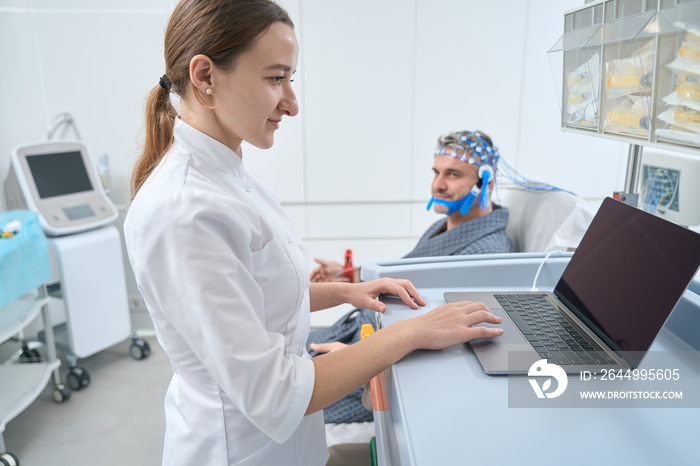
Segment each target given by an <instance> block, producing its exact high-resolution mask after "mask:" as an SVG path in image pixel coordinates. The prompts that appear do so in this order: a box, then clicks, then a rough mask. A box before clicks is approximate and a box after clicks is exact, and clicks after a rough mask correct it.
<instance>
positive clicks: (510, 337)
mask: <svg viewBox="0 0 700 466" xmlns="http://www.w3.org/2000/svg"><path fill="white" fill-rule="evenodd" d="M491 312H493V313H494V314H495V315H497V316H500V317H502V318H503V323H501V324H500V325H493V324H479V325H483V326H484V327H496V328H502V329H503V335H501V336H500V337H494V338H477V339H476V340H472V341H473V342H486V341H497V342H499V343H525V342H527V340H525V338H523V335H522V334H521V333H520V330H518V327H516V326H515V324H514V323H513V321H512V320H510V318H509V317H508V315H507V314H506V313H505V311H504V310H503V309H501V308H492V309H491ZM475 327H477V326H476V325H475Z"/></svg>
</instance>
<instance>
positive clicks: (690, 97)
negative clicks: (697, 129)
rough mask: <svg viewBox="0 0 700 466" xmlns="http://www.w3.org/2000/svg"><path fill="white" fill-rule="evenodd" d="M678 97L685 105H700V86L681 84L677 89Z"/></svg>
mask: <svg viewBox="0 0 700 466" xmlns="http://www.w3.org/2000/svg"><path fill="white" fill-rule="evenodd" d="M676 96H678V100H679V101H680V102H681V103H683V104H692V105H700V86H691V85H689V84H681V85H680V86H678V87H677V88H676Z"/></svg>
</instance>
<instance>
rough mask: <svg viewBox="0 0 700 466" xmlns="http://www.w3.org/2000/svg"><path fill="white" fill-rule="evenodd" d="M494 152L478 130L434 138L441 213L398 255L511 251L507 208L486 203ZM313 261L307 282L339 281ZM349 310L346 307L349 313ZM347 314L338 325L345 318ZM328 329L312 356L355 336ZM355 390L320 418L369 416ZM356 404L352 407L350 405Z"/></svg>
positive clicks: (366, 318)
mask: <svg viewBox="0 0 700 466" xmlns="http://www.w3.org/2000/svg"><path fill="white" fill-rule="evenodd" d="M498 157H499V156H498V152H497V150H496V148H495V147H494V146H493V143H492V141H491V138H489V137H488V136H487V135H486V134H484V133H482V132H479V131H475V132H472V131H460V132H454V133H449V134H447V135H444V136H441V137H440V138H438V146H437V150H436V152H435V158H434V161H433V172H434V174H435V176H434V178H433V181H432V183H431V191H432V198H431V199H430V202H429V203H428V210H430V208H431V207H432V208H433V210H434V211H435V212H437V213H440V214H445V217H443V218H441V219H440V220H438V221H437V222H435V223H434V224H433V225H432V226H430V228H428V230H427V231H426V232H425V233H424V234H423V236H422V237H421V239H420V240H419V241H418V244H417V245H416V247H415V248H414V249H413V251H411V252H409V253H408V254H407V255H405V256H404V258H409V257H434V256H451V255H465V254H488V253H506V252H513V251H514V248H513V245H512V244H511V242H510V240H509V239H508V237H507V236H506V226H507V225H508V209H507V208H505V207H502V206H499V205H497V204H493V203H492V202H491V191H492V189H493V187H494V182H495V175H496V170H497V164H498ZM314 260H315V261H316V262H317V263H318V264H319V266H318V267H317V268H315V269H314V270H313V271H312V272H311V281H312V282H327V281H335V280H340V277H341V275H342V273H343V265H341V264H340V263H338V262H335V261H332V260H326V259H317V258H314ZM353 281H354V282H357V281H359V270H357V269H356V270H355V271H354V277H353ZM356 311H358V310H355V311H351V313H350V314H353V313H354V312H356ZM371 312H372V311H368V310H359V312H358V313H357V315H355V317H354V319H357V322H355V324H356V326H357V328H358V329H359V327H360V326H361V324H362V323H373V322H374V318H373V316H372V315H371ZM348 317H350V316H347V317H346V318H345V319H343V321H344V322H342V323H341V322H339V323H341V324H342V325H343V326H346V323H347V322H349V319H348ZM332 334H333V327H331V329H325V330H318V331H313V332H311V334H310V335H309V340H308V345H307V346H308V347H309V349H310V350H311V352H312V354H314V352H315V353H327V352H329V351H335V350H337V349H341V348H343V347H344V346H346V344H347V343H354V342H356V341H357V340H358V339H359V331H358V332H357V334H356V335H355V336H354V337H352V338H348V339H347V340H346V341H345V342H340V341H334V339H333V338H331V339H328V337H331V336H332ZM360 396H361V389H359V390H358V391H357V393H352V394H350V395H348V397H346V398H344V399H342V400H340V401H338V402H337V403H336V404H334V405H331V406H329V407H328V408H326V409H325V410H324V415H325V418H326V422H331V423H340V422H361V421H368V420H371V419H372V413H371V412H369V411H367V410H364V411H363V408H362V407H361V405H360V402H359V398H360ZM353 405H357V409H353Z"/></svg>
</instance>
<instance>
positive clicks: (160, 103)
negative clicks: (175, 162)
mask: <svg viewBox="0 0 700 466" xmlns="http://www.w3.org/2000/svg"><path fill="white" fill-rule="evenodd" d="M161 81H162V79H161ZM176 117H177V111H176V110H175V107H173V105H172V103H170V92H169V91H168V90H166V89H165V87H164V86H163V85H158V86H155V87H154V88H153V89H152V90H151V92H150V94H148V100H147V101H146V141H145V143H144V146H143V151H142V153H141V156H140V157H139V159H138V160H137V161H136V166H135V167H134V171H133V173H132V174H131V199H132V200H133V199H134V197H136V193H137V192H138V191H139V189H140V188H141V186H142V185H143V183H144V182H145V181H146V178H148V175H150V174H151V172H152V171H153V169H154V168H155V167H156V166H157V165H158V163H159V162H160V160H161V159H162V158H163V155H165V153H166V152H167V150H168V149H169V148H170V145H171V144H172V142H173V126H174V125H175V118H176Z"/></svg>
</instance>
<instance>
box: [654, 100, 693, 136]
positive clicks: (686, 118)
mask: <svg viewBox="0 0 700 466" xmlns="http://www.w3.org/2000/svg"><path fill="white" fill-rule="evenodd" d="M659 120H661V121H663V122H664V123H667V124H668V125H669V127H670V126H673V127H674V128H676V130H678V129H683V130H685V131H689V132H693V133H700V112H698V111H697V110H693V109H689V108H688V107H683V106H680V105H677V106H675V107H671V108H669V109H667V110H665V111H663V112H661V113H660V114H659Z"/></svg>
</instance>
